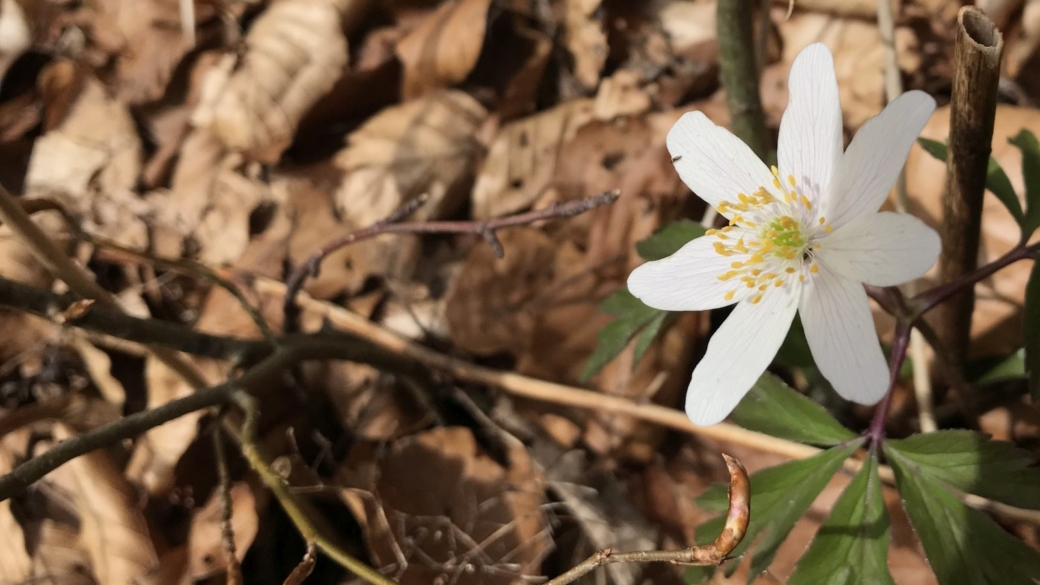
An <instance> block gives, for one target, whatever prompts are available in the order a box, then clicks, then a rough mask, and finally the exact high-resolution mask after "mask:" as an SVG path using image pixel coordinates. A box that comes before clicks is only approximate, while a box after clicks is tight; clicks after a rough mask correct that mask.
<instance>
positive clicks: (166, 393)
mask: <svg viewBox="0 0 1040 585" xmlns="http://www.w3.org/2000/svg"><path fill="white" fill-rule="evenodd" d="M195 361H196V365H197V366H199V367H200V369H201V370H202V372H203V373H204V374H205V375H206V376H207V378H208V379H209V381H210V383H212V384H218V383H220V382H222V381H223V380H224V374H225V373H226V371H225V368H223V367H221V365H220V364H218V363H215V362H212V361H208V360H201V359H199V360H195ZM145 383H146V384H147V388H148V405H147V407H148V409H153V408H155V407H157V406H162V405H163V404H166V403H167V402H169V401H171V400H174V399H177V398H183V397H185V396H187V395H189V394H191V393H193V392H194V389H193V388H192V387H191V386H189V385H188V383H187V382H185V381H184V379H183V378H181V377H180V376H179V375H177V373H176V372H174V371H173V370H171V369H170V368H169V367H167V366H166V365H165V364H163V363H161V362H160V361H159V360H157V359H156V358H154V357H152V356H149V357H148V358H147V359H146V360H145ZM203 414H204V412H201V411H200V412H193V413H190V414H187V415H185V416H182V417H180V418H176V419H174V420H172V421H170V422H168V423H166V424H164V425H161V426H158V427H155V428H153V429H150V430H149V431H148V432H147V433H145V434H143V435H141V437H140V439H138V441H137V444H136V445H134V450H133V453H132V454H131V457H130V462H129V463H128V464H127V468H126V476H127V478H128V479H130V480H131V481H134V482H136V483H139V484H141V485H142V487H143V488H144V490H145V491H146V492H148V493H149V494H150V495H152V496H159V495H162V494H165V493H167V492H169V490H170V489H171V488H172V487H173V482H174V470H175V468H176V466H177V462H178V461H180V459H181V456H182V455H184V452H185V451H186V450H187V448H188V446H189V445H190V444H191V443H192V441H194V440H195V437H196V435H197V434H198V422H199V419H200V418H201V417H202V415H203Z"/></svg>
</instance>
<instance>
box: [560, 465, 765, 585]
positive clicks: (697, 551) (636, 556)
mask: <svg viewBox="0 0 1040 585" xmlns="http://www.w3.org/2000/svg"><path fill="white" fill-rule="evenodd" d="M722 457H723V458H724V459H725V460H726V467H727V468H728V469H729V511H728V512H727V514H726V524H725V525H724V526H723V528H722V532H721V533H720V534H719V535H718V537H716V538H715V541H714V542H712V543H711V544H708V545H706V546H694V547H690V548H688V549H684V550H674V551H672V550H668V551H665V550H654V551H639V552H629V553H615V552H613V551H612V550H610V549H604V550H600V551H596V553H594V554H593V555H592V556H591V557H589V558H587V559H585V560H584V561H583V562H582V563H581V564H579V565H576V566H575V567H574V568H572V569H571V570H569V571H567V572H566V573H564V574H562V575H560V576H559V577H556V578H555V579H552V580H551V581H549V582H548V583H546V584H545V585H565V584H566V583H573V582H574V581H576V580H577V579H578V578H580V577H581V576H582V575H585V574H586V573H589V572H590V571H592V570H593V569H595V568H596V567H599V566H602V565H607V564H611V563H661V562H664V563H675V564H683V565H702V566H703V565H718V564H720V563H722V562H723V561H725V560H726V558H727V555H729V553H731V552H732V551H733V549H734V548H736V547H737V545H738V544H740V541H741V540H743V539H744V533H745V532H746V531H747V526H748V522H749V521H750V519H751V483H750V480H749V479H748V475H747V471H746V470H745V469H744V466H743V465H741V464H740V462H739V461H737V460H736V459H734V458H733V457H730V456H729V455H726V454H723V455H722Z"/></svg>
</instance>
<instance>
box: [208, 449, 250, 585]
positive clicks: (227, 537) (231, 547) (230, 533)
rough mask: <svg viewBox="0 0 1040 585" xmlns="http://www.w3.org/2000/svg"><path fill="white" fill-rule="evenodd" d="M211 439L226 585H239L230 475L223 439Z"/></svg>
mask: <svg viewBox="0 0 1040 585" xmlns="http://www.w3.org/2000/svg"><path fill="white" fill-rule="evenodd" d="M210 436H211V437H212V438H213V452H214V454H215V455H216V459H217V477H218V479H219V482H218V486H217V489H218V490H219V492H220V541H221V544H223V546H224V554H225V555H226V556H227V559H226V561H227V566H228V570H227V581H226V582H227V584H228V585H240V584H241V583H244V581H243V580H242V566H241V565H240V564H239V563H238V554H237V551H236V550H235V528H234V526H232V524H231V520H232V508H233V505H232V501H231V474H230V473H228V465H227V454H226V453H225V452H224V439H223V437H221V436H220V433H218V432H212V433H210Z"/></svg>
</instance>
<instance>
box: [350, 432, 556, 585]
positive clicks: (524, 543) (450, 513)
mask: <svg viewBox="0 0 1040 585" xmlns="http://www.w3.org/2000/svg"><path fill="white" fill-rule="evenodd" d="M358 454H359V455H360V454H361V453H360V452H359V453H358ZM370 455H371V453H369V454H367V455H363V458H362V459H360V460H358V461H356V462H354V463H350V464H348V465H347V466H346V467H345V468H344V470H343V471H344V474H345V475H346V476H347V477H346V479H347V482H348V485H351V486H352V487H355V488H359V489H361V490H366V491H367V492H369V493H370V494H372V495H374V497H362V496H360V495H359V494H358V493H357V492H355V491H353V490H344V491H343V492H342V493H343V496H344V499H345V500H346V501H347V503H348V505H350V506H351V508H352V510H353V511H354V512H355V514H357V515H358V516H360V517H361V518H363V519H366V520H367V519H371V521H366V522H364V523H363V527H364V528H365V535H366V539H367V541H368V545H369V551H370V554H371V555H372V560H373V563H374V564H375V566H377V567H386V566H387V565H388V564H391V563H395V562H396V561H398V560H399V557H398V555H397V553H396V552H395V550H394V548H395V547H397V550H398V551H400V552H402V553H403V555H404V558H403V559H400V560H403V561H405V562H406V563H407V566H400V565H398V566H396V567H393V569H394V572H392V573H391V574H393V575H394V576H395V578H396V580H397V581H398V582H399V583H401V585H428V584H430V583H438V582H442V581H440V580H441V579H443V580H444V581H443V582H448V580H451V581H452V582H455V583H458V584H460V585H467V584H477V583H481V584H491V583H502V584H512V583H516V582H517V581H518V580H521V579H524V577H529V576H533V575H537V574H539V569H538V567H539V564H540V562H541V560H542V558H543V557H544V556H545V554H546V553H547V552H548V550H549V549H548V547H549V543H550V541H549V538H548V534H547V532H546V530H547V524H546V521H545V517H544V515H543V513H542V510H541V507H542V505H543V503H544V493H543V490H544V488H543V487H542V485H541V480H540V476H539V475H538V474H537V473H536V472H535V470H534V468H533V466H532V464H531V460H530V458H529V456H528V455H527V453H526V451H524V450H523V449H522V448H514V449H510V450H509V451H508V454H507V455H506V458H507V460H508V463H506V464H504V465H503V464H500V463H498V462H497V461H495V460H494V459H492V458H491V457H490V456H489V455H488V454H487V453H485V452H484V451H483V449H481V448H480V447H479V446H478V445H477V442H476V440H475V438H474V437H473V434H472V432H471V431H470V430H469V429H467V428H464V427H450V428H437V429H433V430H430V431H426V432H424V433H421V434H418V435H413V436H411V437H407V438H404V439H400V440H398V441H396V442H395V443H394V444H393V446H391V447H390V449H389V451H388V452H387V453H386V455H385V457H383V458H382V459H381V460H379V461H378V462H375V463H373V462H372V460H371V459H369V456H370ZM358 465H364V466H365V467H366V469H359V468H358V467H357V466H358ZM348 470H350V471H348ZM416 478H421V481H416ZM383 514H385V516H382V515H383ZM380 518H385V519H387V520H388V522H379V519H380Z"/></svg>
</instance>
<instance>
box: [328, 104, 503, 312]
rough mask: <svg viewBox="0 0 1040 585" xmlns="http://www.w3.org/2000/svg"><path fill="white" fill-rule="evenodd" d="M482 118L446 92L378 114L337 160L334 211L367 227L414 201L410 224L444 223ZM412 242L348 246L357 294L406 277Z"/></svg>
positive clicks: (456, 201) (475, 152)
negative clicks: (421, 200) (370, 280)
mask: <svg viewBox="0 0 1040 585" xmlns="http://www.w3.org/2000/svg"><path fill="white" fill-rule="evenodd" d="M486 116H487V112H486V111H485V110H484V108H483V107H482V106H481V105H480V104H479V103H477V101H476V100H474V99H473V98H472V97H470V96H469V95H467V94H465V93H462V92H458V91H448V92H439V93H432V94H429V95H427V96H425V97H423V98H421V99H418V100H413V101H410V102H405V103H404V104H401V105H398V106H392V107H389V108H386V109H384V110H383V111H381V112H380V113H378V114H376V115H375V116H373V117H372V118H370V119H369V120H368V122H366V123H365V124H364V125H362V126H361V127H360V128H358V129H357V130H355V131H354V132H353V133H351V134H350V136H349V137H348V141H347V147H346V148H345V149H343V150H341V151H340V152H339V153H338V154H337V155H336V166H337V167H338V168H339V169H340V170H341V171H342V172H343V174H344V176H343V182H342V184H341V185H340V186H339V188H338V189H337V190H336V195H335V201H336V208H337V209H338V210H339V213H340V216H341V217H342V221H343V223H344V224H345V226H346V227H347V228H348V229H358V228H362V227H368V226H370V225H372V224H374V223H376V222H379V221H381V220H383V219H384V218H386V217H387V216H388V215H390V213H392V212H393V211H395V210H396V209H398V208H399V207H401V206H402V205H403V204H405V203H407V202H408V201H411V200H412V199H414V198H416V197H419V196H423V195H424V196H426V197H427V198H428V200H427V202H426V203H425V204H424V205H422V206H421V207H420V208H419V209H418V210H417V211H416V212H415V213H414V214H412V218H411V219H413V220H416V221H422V220H429V219H437V218H442V217H444V216H446V215H448V214H450V213H453V212H454V211H455V210H456V209H458V207H459V206H460V205H461V204H462V203H463V202H464V200H465V197H466V195H467V193H468V191H469V186H470V184H471V181H472V177H473V172H474V168H475V165H476V160H477V157H478V156H479V155H480V154H481V153H482V152H483V145H482V144H481V143H480V142H478V140H477V137H476V135H477V131H478V129H479V128H480V126H481V124H482V123H483V122H484V119H485V117H486ZM416 242H417V239H416V238H414V237H409V236H403V235H399V236H394V237H393V238H392V239H390V238H384V239H382V240H370V241H367V242H363V243H361V244H359V245H357V246H354V248H355V250H354V251H353V252H352V255H353V257H354V258H356V259H357V261H356V262H355V263H354V265H353V268H354V274H352V275H351V278H350V280H349V281H348V282H346V283H344V285H345V288H346V289H347V290H348V291H356V290H357V288H358V287H360V285H361V283H362V282H363V281H364V279H365V278H367V277H368V276H369V275H371V274H397V275H401V274H405V273H407V272H408V271H409V270H411V265H412V263H414V261H415V246H416Z"/></svg>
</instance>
